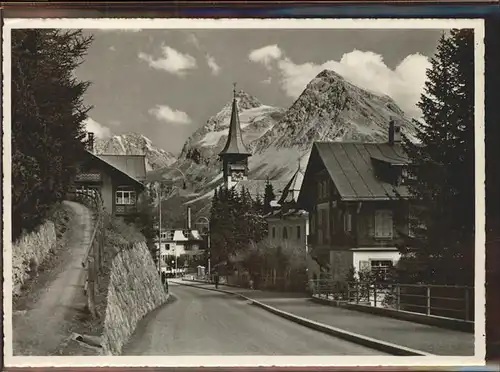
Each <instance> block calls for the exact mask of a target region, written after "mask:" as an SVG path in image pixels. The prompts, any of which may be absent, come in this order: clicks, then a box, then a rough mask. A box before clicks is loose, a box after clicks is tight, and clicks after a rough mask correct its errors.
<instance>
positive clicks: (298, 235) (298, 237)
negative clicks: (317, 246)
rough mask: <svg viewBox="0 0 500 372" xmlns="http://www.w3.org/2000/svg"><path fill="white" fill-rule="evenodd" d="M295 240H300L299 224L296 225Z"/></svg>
mask: <svg viewBox="0 0 500 372" xmlns="http://www.w3.org/2000/svg"><path fill="white" fill-rule="evenodd" d="M297 240H300V226H297Z"/></svg>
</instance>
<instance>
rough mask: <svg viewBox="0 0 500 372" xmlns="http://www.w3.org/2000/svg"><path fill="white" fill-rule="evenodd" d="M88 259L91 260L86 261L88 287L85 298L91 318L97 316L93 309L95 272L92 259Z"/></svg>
mask: <svg viewBox="0 0 500 372" xmlns="http://www.w3.org/2000/svg"><path fill="white" fill-rule="evenodd" d="M89 260H90V261H92V262H89V263H88V268H87V270H88V271H87V273H88V274H87V275H88V277H87V282H88V288H87V300H88V308H89V312H90V315H91V316H92V317H93V318H96V317H97V313H96V309H95V282H94V280H95V272H94V259H93V258H91V257H89Z"/></svg>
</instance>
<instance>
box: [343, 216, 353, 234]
mask: <svg viewBox="0 0 500 372" xmlns="http://www.w3.org/2000/svg"><path fill="white" fill-rule="evenodd" d="M351 230H352V226H351V214H350V213H349V212H345V214H344V231H345V232H351Z"/></svg>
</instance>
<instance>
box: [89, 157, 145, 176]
mask: <svg viewBox="0 0 500 372" xmlns="http://www.w3.org/2000/svg"><path fill="white" fill-rule="evenodd" d="M96 156H97V157H98V158H100V159H101V160H103V161H105V162H106V163H108V164H110V165H112V166H113V167H115V168H116V169H118V170H120V171H121V172H123V173H126V174H127V175H129V176H130V177H132V178H134V179H136V180H138V181H144V180H145V179H146V156H145V155H96Z"/></svg>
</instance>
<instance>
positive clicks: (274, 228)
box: [273, 227, 276, 238]
mask: <svg viewBox="0 0 500 372" xmlns="http://www.w3.org/2000/svg"><path fill="white" fill-rule="evenodd" d="M273 238H276V227H273Z"/></svg>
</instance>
